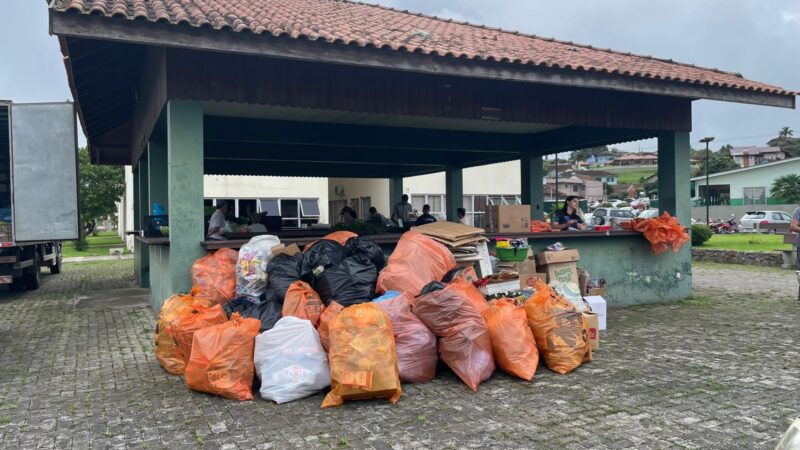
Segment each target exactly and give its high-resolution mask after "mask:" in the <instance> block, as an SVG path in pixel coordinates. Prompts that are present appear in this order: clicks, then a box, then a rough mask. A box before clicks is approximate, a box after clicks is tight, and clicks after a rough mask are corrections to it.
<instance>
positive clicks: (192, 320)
mask: <svg viewBox="0 0 800 450" xmlns="http://www.w3.org/2000/svg"><path fill="white" fill-rule="evenodd" d="M227 321H228V316H226V315H225V310H224V309H222V305H214V306H212V307H210V308H209V307H207V306H204V305H200V304H194V305H192V310H191V312H190V313H189V314H187V315H185V316H180V317H177V318H175V319H173V321H172V322H170V325H169V333H170V335H172V337H173V339H174V340H175V344H176V345H177V346H178V353H179V354H180V355H181V357H182V358H183V361H184V362H189V356H190V355H191V354H192V338H193V337H194V333H195V332H196V331H197V330H199V329H201V328H205V327H210V326H213V325H218V324H220V323H223V322H227Z"/></svg>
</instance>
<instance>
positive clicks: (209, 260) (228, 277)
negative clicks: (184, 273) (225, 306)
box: [192, 248, 239, 303]
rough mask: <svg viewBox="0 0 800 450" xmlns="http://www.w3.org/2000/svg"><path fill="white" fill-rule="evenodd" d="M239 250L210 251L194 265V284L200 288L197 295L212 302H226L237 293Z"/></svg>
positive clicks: (222, 249)
mask: <svg viewBox="0 0 800 450" xmlns="http://www.w3.org/2000/svg"><path fill="white" fill-rule="evenodd" d="M238 258H239V252H237V251H236V250H231V249H229V248H221V249H219V250H217V251H216V252H214V253H209V254H208V255H207V256H204V257H202V258H200V259H198V260H197V261H195V262H194V264H193V265H192V286H193V287H195V288H197V289H198V293H197V295H196V296H195V297H198V298H204V299H207V300H208V301H209V302H211V303H225V302H227V301H228V300H230V299H232V298H233V296H234V295H235V294H236V260H237V259H238Z"/></svg>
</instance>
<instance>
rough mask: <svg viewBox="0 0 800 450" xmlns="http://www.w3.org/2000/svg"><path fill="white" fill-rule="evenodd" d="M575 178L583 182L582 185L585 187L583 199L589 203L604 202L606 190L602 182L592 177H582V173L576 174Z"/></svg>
mask: <svg viewBox="0 0 800 450" xmlns="http://www.w3.org/2000/svg"><path fill="white" fill-rule="evenodd" d="M575 176H576V177H578V178H580V179H581V180H583V185H584V186H585V194H584V197H583V198H585V199H586V200H588V201H590V202H602V201H605V200H606V190H605V187H604V185H603V182H602V181H598V180H597V179H596V178H594V177H592V176H589V175H584V174H583V173H582V172H578V173H577V174H575Z"/></svg>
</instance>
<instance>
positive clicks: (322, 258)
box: [300, 239, 347, 283]
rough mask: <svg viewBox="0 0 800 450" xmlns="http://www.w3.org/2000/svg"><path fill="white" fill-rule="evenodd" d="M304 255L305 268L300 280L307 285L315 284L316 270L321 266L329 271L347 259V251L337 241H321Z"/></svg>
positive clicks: (302, 270) (301, 272)
mask: <svg viewBox="0 0 800 450" xmlns="http://www.w3.org/2000/svg"><path fill="white" fill-rule="evenodd" d="M302 255H303V267H302V269H301V271H300V278H302V279H303V281H305V282H307V283H313V281H314V269H316V268H317V267H319V266H322V267H323V268H324V269H328V268H330V267H333V266H337V265H339V264H341V262H342V261H344V259H345V258H346V257H347V250H345V248H344V246H343V245H341V244H339V243H338V242H336V241H331V240H328V239H320V240H319V241H317V242H315V243H314V244H313V245H312V246H311V249H309V250H308V251H307V252H305V253H303V254H302Z"/></svg>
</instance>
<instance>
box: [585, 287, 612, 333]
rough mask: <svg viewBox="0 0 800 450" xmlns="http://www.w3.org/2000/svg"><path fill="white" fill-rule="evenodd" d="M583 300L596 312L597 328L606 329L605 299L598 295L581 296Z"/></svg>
mask: <svg viewBox="0 0 800 450" xmlns="http://www.w3.org/2000/svg"><path fill="white" fill-rule="evenodd" d="M583 300H584V301H586V303H588V304H589V306H591V308H592V312H593V313H595V314H597V329H598V330H605V329H606V306H607V305H606V300H605V299H604V298H603V297H600V296H599V295H590V296H587V297H583Z"/></svg>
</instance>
